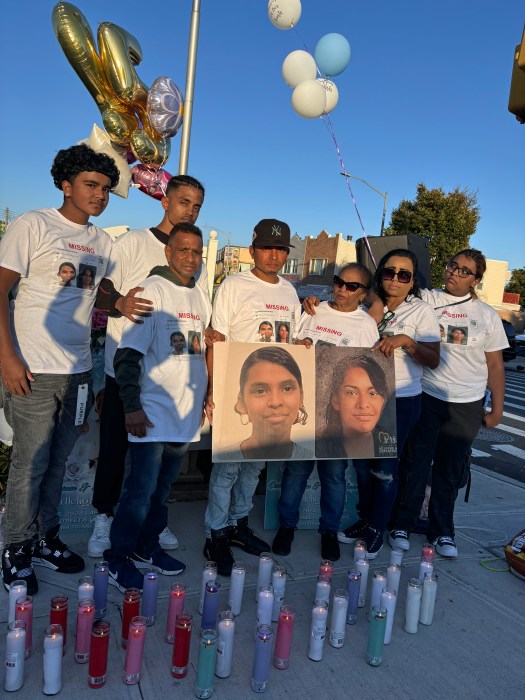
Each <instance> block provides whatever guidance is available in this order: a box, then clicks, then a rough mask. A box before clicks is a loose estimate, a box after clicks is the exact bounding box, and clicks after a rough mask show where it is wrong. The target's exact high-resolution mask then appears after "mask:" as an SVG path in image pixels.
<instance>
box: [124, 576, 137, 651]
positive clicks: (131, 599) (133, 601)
mask: <svg viewBox="0 0 525 700" xmlns="http://www.w3.org/2000/svg"><path fill="white" fill-rule="evenodd" d="M139 613H140V591H139V589H138V588H127V589H126V590H125V591H124V598H123V600H122V633H121V645H122V647H123V648H124V649H125V648H126V647H127V646H128V636H129V623H130V622H131V620H132V619H133V618H134V617H138V615H139Z"/></svg>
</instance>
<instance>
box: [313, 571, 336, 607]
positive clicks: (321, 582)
mask: <svg viewBox="0 0 525 700" xmlns="http://www.w3.org/2000/svg"><path fill="white" fill-rule="evenodd" d="M331 590H332V584H331V583H330V581H329V580H328V579H327V578H326V576H319V578H318V579H317V584H316V586H315V598H314V600H315V599H316V598H317V599H318V600H327V601H330V593H331Z"/></svg>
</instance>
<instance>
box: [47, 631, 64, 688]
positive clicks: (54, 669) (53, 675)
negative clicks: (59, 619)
mask: <svg viewBox="0 0 525 700" xmlns="http://www.w3.org/2000/svg"><path fill="white" fill-rule="evenodd" d="M63 644H64V637H63V635H62V627H61V626H60V625H48V626H47V627H46V636H45V637H44V689H43V692H44V695H56V694H57V693H59V692H60V691H61V689H62V647H63Z"/></svg>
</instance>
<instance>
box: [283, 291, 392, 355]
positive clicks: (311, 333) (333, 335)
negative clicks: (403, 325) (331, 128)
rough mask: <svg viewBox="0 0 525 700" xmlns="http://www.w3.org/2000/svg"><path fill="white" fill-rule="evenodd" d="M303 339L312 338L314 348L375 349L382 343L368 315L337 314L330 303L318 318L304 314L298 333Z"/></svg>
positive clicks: (358, 311) (319, 309) (323, 306)
mask: <svg viewBox="0 0 525 700" xmlns="http://www.w3.org/2000/svg"><path fill="white" fill-rule="evenodd" d="M297 337H298V338H299V339H301V340H302V339H304V338H311V340H312V341H313V343H314V345H315V344H316V343H319V342H321V343H323V344H325V345H342V346H346V347H354V348H355V347H360V348H371V347H372V345H373V344H374V343H376V342H377V341H378V340H379V333H378V332H377V325H376V322H375V321H374V319H373V318H372V317H371V316H369V315H368V314H367V313H366V311H363V309H361V308H358V309H356V310H355V311H336V309H332V308H331V306H330V304H329V303H328V302H327V301H322V302H321V303H320V304H319V306H318V307H317V308H316V310H315V316H309V315H308V314H303V316H302V317H301V320H300V322H299V330H298V332H297Z"/></svg>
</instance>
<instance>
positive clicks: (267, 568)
mask: <svg viewBox="0 0 525 700" xmlns="http://www.w3.org/2000/svg"><path fill="white" fill-rule="evenodd" d="M272 569H273V559H272V555H271V554H270V552H262V554H260V555H259V569H258V572H257V586H256V587H255V602H256V603H257V602H258V601H259V591H260V590H261V586H269V585H270V584H271V582H272Z"/></svg>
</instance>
